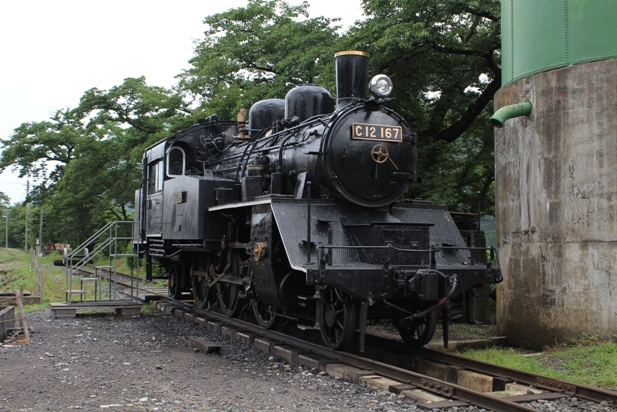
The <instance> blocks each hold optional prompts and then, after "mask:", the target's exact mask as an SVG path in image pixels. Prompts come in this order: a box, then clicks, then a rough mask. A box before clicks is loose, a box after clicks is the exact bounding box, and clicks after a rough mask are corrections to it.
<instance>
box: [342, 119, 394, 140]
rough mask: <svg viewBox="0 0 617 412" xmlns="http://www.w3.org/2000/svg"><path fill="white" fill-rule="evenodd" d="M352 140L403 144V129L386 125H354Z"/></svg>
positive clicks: (352, 127)
mask: <svg viewBox="0 0 617 412" xmlns="http://www.w3.org/2000/svg"><path fill="white" fill-rule="evenodd" d="M351 138H352V139H358V140H379V141H384V140H385V141H386V142H402V141H403V128H402V127H401V126H387V125H385V124H370V123H352V124H351Z"/></svg>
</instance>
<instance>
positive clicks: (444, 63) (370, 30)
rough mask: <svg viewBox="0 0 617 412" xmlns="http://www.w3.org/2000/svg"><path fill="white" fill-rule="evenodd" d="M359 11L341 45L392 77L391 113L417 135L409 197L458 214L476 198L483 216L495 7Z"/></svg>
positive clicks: (410, 5) (391, 5) (461, 0)
mask: <svg viewBox="0 0 617 412" xmlns="http://www.w3.org/2000/svg"><path fill="white" fill-rule="evenodd" d="M363 5H364V12H365V14H366V15H367V16H368V18H367V19H366V20H365V21H363V22H361V23H360V24H358V25H356V26H355V27H354V28H352V29H351V30H350V33H348V35H347V36H346V38H345V41H344V44H346V45H347V46H348V47H351V48H359V49H362V50H365V51H368V52H370V53H371V55H372V57H371V65H372V67H373V70H374V71H375V72H384V73H386V74H388V75H390V76H391V77H392V80H393V82H394V84H395V91H394V97H395V99H396V100H395V101H394V102H393V107H394V108H395V109H396V110H397V111H398V112H400V113H401V114H402V115H403V116H404V117H405V118H406V119H407V121H408V122H409V124H410V126H411V127H412V129H413V130H415V131H416V132H417V133H418V137H419V150H420V174H421V176H422V177H423V182H422V184H420V185H414V187H413V189H412V191H411V192H410V195H411V196H418V197H423V198H427V199H429V200H435V201H438V202H440V203H446V204H448V205H450V207H453V208H455V209H458V210H465V209H469V208H470V207H471V206H472V205H474V206H475V196H476V195H475V193H476V192H477V191H480V192H481V197H482V199H484V201H483V208H484V210H485V211H486V212H488V213H490V212H491V210H492V205H493V203H494V195H492V189H491V187H492V182H493V180H494V167H493V165H492V163H493V156H492V154H493V139H492V137H493V130H492V127H491V126H490V125H489V123H488V121H487V119H488V117H489V114H490V113H492V99H493V96H494V94H495V92H496V91H497V90H498V89H499V87H500V84H501V71H500V66H499V64H500V58H499V56H500V54H499V53H500V45H501V44H500V43H501V39H500V28H499V27H500V26H499V23H500V4H499V1H497V0H431V1H426V0H388V1H385V0H364V1H363ZM470 194H472V195H470ZM470 197H473V199H474V200H471V199H470Z"/></svg>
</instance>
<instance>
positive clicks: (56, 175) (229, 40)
mask: <svg viewBox="0 0 617 412" xmlns="http://www.w3.org/2000/svg"><path fill="white" fill-rule="evenodd" d="M363 6H364V12H365V15H366V16H367V19H366V20H364V21H362V22H357V23H356V25H355V27H352V28H351V29H350V30H349V31H348V32H347V33H343V34H341V33H340V31H339V27H338V26H336V22H337V19H328V18H324V17H315V18H310V17H309V13H308V3H307V2H304V3H302V4H300V5H290V4H288V3H287V2H285V1H284V0H249V1H248V3H247V5H246V6H245V7H240V8H236V9H230V10H228V11H226V12H223V13H219V14H215V15H212V16H207V17H205V19H204V23H205V27H206V29H205V33H204V38H203V40H202V41H200V42H199V43H198V44H197V45H196V49H195V56H194V57H193V58H192V59H191V60H190V62H189V63H190V68H189V69H187V70H185V71H184V72H183V73H181V74H180V75H179V76H178V78H179V83H178V86H177V87H176V88H175V89H172V90H167V89H165V88H161V87H156V86H150V85H148V84H146V80H145V78H143V77H140V78H127V79H125V80H124V82H123V83H122V84H121V85H119V86H114V87H112V88H110V89H109V90H99V89H97V88H93V89H90V90H88V91H86V92H85V93H84V95H83V96H82V98H81V100H80V102H79V105H78V106H77V107H76V108H74V109H68V108H67V109H64V110H60V111H58V112H56V113H55V114H54V115H53V116H52V117H51V118H50V119H48V120H46V121H41V122H31V123H23V124H22V125H20V126H19V127H17V128H16V129H15V132H14V133H13V135H12V136H11V137H10V138H9V139H7V140H2V141H1V142H0V147H1V148H2V149H3V152H2V154H1V156H0V171H1V170H4V169H5V168H7V167H12V168H13V169H15V170H18V171H19V174H20V176H28V177H29V178H31V179H34V180H35V182H36V186H35V187H34V190H33V191H32V192H31V194H30V200H31V201H34V202H35V203H36V204H43V205H44V207H45V214H46V215H47V214H49V215H51V216H53V219H47V220H46V225H45V231H46V234H45V238H46V239H49V240H51V241H52V242H62V243H72V244H78V243H80V240H83V239H84V238H85V237H87V236H89V235H90V234H91V233H92V232H93V231H94V230H96V229H98V228H99V227H100V226H102V224H104V223H105V222H107V221H109V220H125V219H129V218H130V215H131V211H132V208H133V204H132V202H133V197H134V191H135V189H137V188H138V187H139V184H140V177H141V157H142V153H143V151H144V149H145V148H146V147H148V146H149V145H151V144H153V143H154V142H156V141H158V140H160V139H162V138H164V137H166V136H168V135H170V134H173V133H175V132H176V131H179V130H181V129H183V128H185V127H186V126H188V125H189V124H190V123H192V122H193V121H194V120H195V119H197V118H202V117H206V116H209V115H211V114H214V113H217V114H218V115H219V116H220V117H221V118H227V119H233V118H235V116H236V113H237V112H238V111H239V109H241V108H249V107H250V106H251V105H252V104H253V103H255V102H257V101H258V100H262V99H267V98H282V97H284V96H285V94H286V93H287V92H288V91H289V90H290V89H291V88H292V87H294V86H296V85H300V84H304V83H318V84H321V85H322V86H325V87H327V88H329V89H330V90H332V91H333V90H334V83H335V82H334V63H333V55H334V53H335V52H336V51H339V50H344V49H360V50H364V51H367V52H369V53H370V54H371V55H372V57H371V63H370V64H371V72H372V73H377V72H383V73H386V74H388V75H389V76H390V77H391V78H392V79H393V81H394V84H395V95H394V97H395V101H394V102H393V104H392V107H393V108H394V109H395V110H397V111H398V112H399V113H401V115H402V116H403V117H404V118H406V119H407V120H408V123H409V124H410V126H411V128H412V130H415V131H416V132H417V133H418V136H419V150H420V153H419V154H420V165H419V172H420V175H421V177H422V182H421V183H419V184H415V185H413V186H412V188H411V190H410V192H409V197H412V198H415V197H421V198H424V199H428V200H433V201H435V202H437V203H439V204H446V205H448V206H449V207H450V208H451V209H453V210H457V211H471V210H475V205H476V198H477V192H480V196H481V199H482V207H483V211H484V212H485V213H488V214H490V213H492V212H493V198H494V189H493V180H494V166H493V138H492V136H493V132H492V129H491V127H490V125H489V124H488V122H487V118H488V116H489V114H490V113H491V112H492V105H491V101H492V98H493V94H494V93H495V91H496V90H497V89H498V87H499V84H500V71H499V45H500V33H499V12H500V5H499V2H498V1H497V0H430V1H426V0H388V1H386V0H364V1H363ZM1 201H2V198H0V202H1ZM21 208H22V206H19V207H16V208H15V210H13V208H11V216H13V213H15V214H20V216H21V214H22V209H21ZM15 218H17V216H15ZM21 218H23V216H22V217H21ZM22 222H23V220H22ZM22 227H23V224H22ZM12 231H13V232H14V237H15V239H17V238H18V237H19V235H21V239H23V236H24V233H23V232H24V230H22V232H21V234H20V233H18V232H19V231H18V228H17V226H16V227H15V228H13V230H12ZM21 242H23V240H22V241H21Z"/></svg>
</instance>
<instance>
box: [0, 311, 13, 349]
mask: <svg viewBox="0 0 617 412" xmlns="http://www.w3.org/2000/svg"><path fill="white" fill-rule="evenodd" d="M14 319H15V307H14V306H5V307H0V343H2V341H3V340H5V339H6V337H7V336H8V328H12V327H13V326H15V322H14Z"/></svg>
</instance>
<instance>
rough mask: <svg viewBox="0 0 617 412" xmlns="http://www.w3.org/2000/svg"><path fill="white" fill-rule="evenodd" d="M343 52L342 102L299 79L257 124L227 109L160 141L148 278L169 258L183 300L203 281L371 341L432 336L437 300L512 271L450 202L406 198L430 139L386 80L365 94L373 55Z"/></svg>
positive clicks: (220, 297)
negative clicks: (394, 103) (472, 240)
mask: <svg viewBox="0 0 617 412" xmlns="http://www.w3.org/2000/svg"><path fill="white" fill-rule="evenodd" d="M335 61H336V76H337V80H336V83H337V97H336V101H335V100H334V99H333V98H332V96H331V94H330V93H329V92H328V91H327V90H326V89H324V88H322V87H320V86H317V85H313V84H309V85H303V86H299V87H296V88H294V89H292V90H291V91H290V92H289V93H288V94H287V96H286V97H285V100H279V99H271V100H264V101H260V102H257V103H255V104H254V105H253V106H252V107H251V109H250V112H249V114H248V124H247V122H246V113H245V112H242V111H241V113H240V114H239V115H238V120H237V121H224V120H220V119H218V117H217V116H216V115H214V116H211V117H209V118H206V119H203V120H200V121H198V122H197V123H196V124H195V125H193V126H192V127H190V128H188V129H187V130H184V131H182V132H180V133H177V134H176V135H174V136H171V137H169V138H167V139H165V140H163V141H160V142H159V143H157V144H155V145H153V146H151V147H149V148H148V149H147V150H146V152H145V155H144V160H143V173H144V184H143V187H142V189H141V190H139V191H137V193H136V205H140V206H139V207H137V208H136V209H137V218H136V219H137V220H139V221H140V222H141V224H140V231H141V233H140V239H141V240H140V241H141V245H140V248H141V249H142V250H145V253H146V258H147V276H148V277H150V278H151V277H152V266H153V265H154V264H158V265H160V266H162V267H163V268H164V269H165V271H166V274H167V276H168V278H169V294H170V296H172V297H175V298H181V297H182V294H183V293H184V292H187V291H191V290H192V295H193V297H194V300H195V304H196V305H198V306H200V307H209V308H212V309H216V310H218V311H220V312H222V313H224V314H226V315H228V316H237V315H238V313H239V312H240V311H241V310H243V309H247V308H251V310H252V312H253V313H254V316H255V319H256V321H257V323H258V324H259V325H261V326H262V327H264V328H272V327H274V326H275V325H276V324H277V323H278V322H279V321H280V320H283V319H288V320H293V321H294V322H296V324H297V325H298V327H300V328H302V329H314V330H317V331H320V332H321V336H322V338H323V341H324V343H325V344H326V345H327V346H328V347H331V348H334V349H343V348H346V347H348V346H349V345H350V344H351V343H352V341H353V339H354V336H355V333H356V330H359V336H360V339H359V343H360V349H363V347H364V339H365V334H366V325H367V322H368V321H369V320H374V319H391V320H392V322H393V324H394V325H395V326H396V327H397V328H398V330H399V331H400V334H401V337H402V338H403V340H404V341H405V342H406V343H408V344H409V345H413V346H419V345H422V344H424V343H426V342H428V341H429V340H430V339H431V337H432V336H433V333H434V331H435V327H436V322H437V312H438V309H440V308H441V309H442V312H443V313H447V308H448V307H449V301H450V300H451V299H453V298H455V297H457V296H459V295H462V294H465V293H466V292H468V291H470V290H471V289H472V288H473V287H476V286H481V285H482V284H484V283H494V282H499V281H501V273H500V271H499V269H498V268H497V267H492V266H491V261H492V260H493V253H492V252H491V257H490V259H489V262H488V263H481V262H482V261H486V260H487V259H486V254H487V253H486V251H485V250H484V249H482V250H480V249H479V248H472V249H469V248H467V246H466V244H465V241H464V239H463V238H462V237H461V235H460V233H459V232H458V230H457V228H456V226H455V224H454V223H453V221H452V218H451V216H450V214H449V213H448V211H447V210H446V209H445V208H443V207H439V206H435V205H433V204H431V203H429V202H424V201H413V202H408V203H397V201H398V200H399V199H400V198H401V197H402V196H403V195H404V194H405V192H406V191H407V189H408V186H409V183H410V182H412V181H415V180H416V179H417V172H416V165H417V150H416V145H417V138H416V135H415V134H414V133H412V132H411V130H410V129H409V127H408V126H407V124H406V123H405V120H404V119H403V118H401V117H400V116H399V115H398V114H396V113H395V112H394V111H392V110H391V109H389V108H388V107H386V103H387V102H389V101H390V100H391V99H389V98H388V96H389V94H390V92H391V90H392V82H391V81H390V79H389V78H388V77H387V76H384V75H377V76H375V77H374V78H373V79H372V80H371V82H370V84H369V90H370V92H371V94H372V97H370V98H368V99H367V98H366V85H367V71H368V55H367V54H366V53H363V52H359V51H344V52H340V53H337V54H336V56H335ZM480 255H483V256H484V257H483V258H481V257H480ZM444 318H445V317H444ZM445 325H447V322H446V323H445ZM444 332H447V327H444ZM445 338H446V342H447V333H446V337H445Z"/></svg>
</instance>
